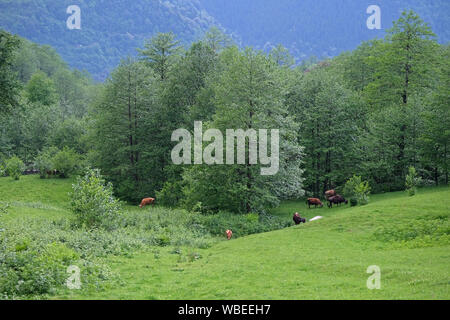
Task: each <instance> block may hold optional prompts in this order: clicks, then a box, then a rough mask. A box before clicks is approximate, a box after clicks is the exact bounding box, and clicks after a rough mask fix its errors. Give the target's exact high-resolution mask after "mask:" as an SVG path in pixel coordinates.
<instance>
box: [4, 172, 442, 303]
mask: <svg viewBox="0 0 450 320" xmlns="http://www.w3.org/2000/svg"><path fill="white" fill-rule="evenodd" d="M70 183H71V181H70V180H59V179H47V180H40V179H39V178H38V177H35V176H29V177H23V178H22V179H21V180H20V181H12V180H10V179H8V178H0V201H9V202H11V204H12V208H11V210H10V214H8V215H7V217H6V216H5V217H3V218H1V219H3V221H5V220H4V219H10V222H11V220H13V221H14V220H15V219H17V221H20V219H19V218H20V217H22V216H29V217H30V216H39V217H41V218H42V217H44V218H46V219H49V220H52V219H54V218H56V217H57V216H61V215H62V216H70V212H69V211H67V200H68V198H67V191H69V190H70ZM449 195H450V188H448V187H441V188H428V189H421V190H420V191H419V193H418V194H417V195H416V196H414V197H408V196H407V195H406V194H405V193H403V192H396V193H388V194H381V195H373V196H372V197H371V202H370V203H369V204H368V205H366V206H362V207H353V208H349V207H348V206H346V207H340V208H333V209H328V208H326V207H324V208H321V209H307V208H306V205H305V204H304V201H290V202H286V203H284V204H283V205H282V206H281V207H280V208H278V209H276V210H274V212H273V213H274V214H276V215H279V216H281V217H286V218H290V216H291V215H292V212H293V211H294V210H295V211H299V212H300V214H301V215H302V216H306V217H308V218H311V217H313V216H315V215H322V216H324V219H322V220H319V221H315V222H309V223H306V224H304V225H300V226H296V227H290V228H286V229H282V230H278V231H273V232H267V233H262V234H256V235H251V236H247V237H240V238H237V239H233V240H231V241H219V242H216V243H215V244H214V245H213V246H211V247H209V248H206V249H200V248H194V247H186V246H181V247H173V246H166V247H156V246H154V247H151V248H149V250H139V251H135V252H134V253H133V254H131V255H126V256H122V255H116V256H112V255H109V256H106V258H105V259H104V260H103V262H104V263H105V264H107V265H108V266H109V268H110V269H111V271H112V273H113V274H115V275H116V277H113V278H112V279H111V280H108V281H107V282H106V287H103V288H102V289H98V288H93V287H89V288H84V289H82V290H80V291H77V290H68V289H66V290H62V291H61V290H60V291H58V292H56V293H55V294H54V295H53V298H57V299H67V298H75V299H92V298H94V299H449V298H450V292H449V284H450V272H449V270H448V264H449V262H450V250H449V248H450V242H449V233H450V227H449V220H448V219H449V215H450V205H449V204H448V201H447V199H448V197H449ZM133 210H135V209H133ZM148 210H152V209H151V208H149V209H148ZM154 210H157V209H154ZM161 210H165V209H161ZM167 214H169V210H167ZM0 221H1V220H0ZM149 232H151V231H149ZM370 265H377V266H379V267H380V269H381V289H380V290H368V289H367V287H366V280H367V278H368V277H369V276H370V274H367V273H366V269H367V267H368V266H370Z"/></svg>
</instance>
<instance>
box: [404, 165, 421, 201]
mask: <svg viewBox="0 0 450 320" xmlns="http://www.w3.org/2000/svg"><path fill="white" fill-rule="evenodd" d="M420 182H421V178H420V177H419V176H418V175H417V172H416V168H414V167H409V169H408V174H407V175H406V179H405V187H406V191H407V192H408V195H410V196H413V195H415V194H416V192H417V186H418V185H419V184H420Z"/></svg>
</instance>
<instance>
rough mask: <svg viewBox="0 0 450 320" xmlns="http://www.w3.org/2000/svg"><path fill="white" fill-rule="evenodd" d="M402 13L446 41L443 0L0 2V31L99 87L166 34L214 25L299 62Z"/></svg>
mask: <svg viewBox="0 0 450 320" xmlns="http://www.w3.org/2000/svg"><path fill="white" fill-rule="evenodd" d="M372 4H376V5H378V6H379V7H380V9H381V29H380V30H376V29H375V30H369V29H368V28H367V26H366V20H367V18H368V17H369V14H367V13H366V9H367V8H368V7H369V5H372ZM69 5H78V6H79V7H80V9H81V30H69V29H68V28H67V27H66V20H67V19H68V17H69V14H67V12H66V9H67V8H68V6H69ZM403 9H412V10H414V11H415V12H417V13H418V14H419V15H420V16H421V17H422V19H424V20H425V21H427V22H428V23H429V24H430V26H431V27H432V28H433V30H434V32H435V33H436V34H437V35H438V37H437V40H438V42H439V43H445V42H446V41H449V40H450V33H449V30H450V25H449V23H450V22H449V21H450V19H449V12H450V3H449V2H448V1H447V0H408V1H405V0H379V1H377V2H376V3H372V1H369V0H358V1H353V0H345V1H344V0H340V1H313V0H302V1H298V0H277V1H275V0H258V1H254V0H228V1H221V0H165V1H163V0H132V1H131V0H108V1H106V0H76V1H73V0H60V1H53V0H20V1H17V0H0V28H2V29H5V30H7V31H8V32H10V33H13V34H18V35H20V36H22V37H25V38H26V39H29V40H31V41H33V42H36V43H40V44H48V45H51V46H52V47H53V48H55V49H56V51H57V52H58V53H59V54H60V55H61V56H62V57H63V59H64V60H65V61H66V62H67V63H68V64H69V65H70V66H71V67H73V68H76V69H78V70H87V71H89V72H90V73H91V75H92V77H93V78H94V79H95V80H100V81H103V80H105V79H106V77H107V76H108V75H109V73H110V72H111V71H112V70H113V69H114V68H115V67H116V66H117V64H118V63H119V62H120V58H121V57H125V56H127V55H130V56H136V48H140V47H142V46H143V45H144V41H145V40H146V39H148V38H150V37H152V36H154V35H156V34H157V33H158V32H173V33H174V34H175V35H176V37H177V39H178V40H180V43H181V44H182V45H183V46H184V47H186V48H188V47H189V45H190V44H191V43H192V42H194V41H197V40H199V39H201V38H202V37H203V35H204V34H205V32H206V31H207V30H208V29H209V28H210V27H211V26H213V25H215V26H218V27H219V28H220V29H222V30H223V31H225V32H226V33H227V34H228V35H229V36H230V37H231V38H233V39H234V40H235V42H236V43H237V44H238V45H239V46H240V47H241V48H243V47H245V46H252V47H253V48H255V49H258V50H263V51H264V52H266V53H268V52H269V51H270V50H271V49H273V48H274V47H276V46H277V45H278V44H282V45H283V46H284V47H286V48H287V49H288V50H289V51H290V53H291V54H292V56H293V57H294V59H295V60H296V62H297V63H302V61H304V60H305V59H309V58H311V57H313V56H316V57H318V58H319V59H324V58H328V57H334V56H337V55H339V54H340V53H342V52H343V51H346V50H353V49H354V48H356V46H358V45H359V44H360V43H361V42H362V41H368V40H371V39H374V38H383V37H384V36H385V34H386V30H387V29H388V28H389V27H390V25H391V22H392V21H393V20H395V19H397V18H398V16H399V15H400V13H401V10H403Z"/></svg>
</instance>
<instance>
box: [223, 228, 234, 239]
mask: <svg viewBox="0 0 450 320" xmlns="http://www.w3.org/2000/svg"><path fill="white" fill-rule="evenodd" d="M225 233H226V235H227V239H228V240H230V239H231V237H232V236H233V230H231V229H228V230H227V231H225Z"/></svg>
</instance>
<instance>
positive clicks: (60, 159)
mask: <svg viewBox="0 0 450 320" xmlns="http://www.w3.org/2000/svg"><path fill="white" fill-rule="evenodd" d="M79 161H80V158H79V156H78V154H77V153H76V152H75V151H73V150H72V149H69V148H64V149H63V150H61V151H59V152H58V153H57V154H56V155H55V156H54V158H53V166H54V168H55V170H57V172H59V176H60V177H61V178H67V177H69V176H70V175H71V174H73V173H75V172H76V171H77V169H78V164H79Z"/></svg>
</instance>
